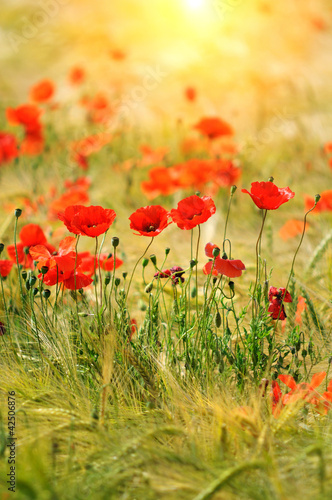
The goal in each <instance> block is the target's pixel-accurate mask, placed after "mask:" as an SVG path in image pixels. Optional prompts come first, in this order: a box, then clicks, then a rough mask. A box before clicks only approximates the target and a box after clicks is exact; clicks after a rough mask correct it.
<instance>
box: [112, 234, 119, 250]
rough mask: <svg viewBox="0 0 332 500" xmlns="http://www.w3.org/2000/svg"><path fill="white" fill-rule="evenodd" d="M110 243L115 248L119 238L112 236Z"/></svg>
mask: <svg viewBox="0 0 332 500" xmlns="http://www.w3.org/2000/svg"><path fill="white" fill-rule="evenodd" d="M111 243H112V247H114V248H116V247H117V246H118V245H119V243H120V240H119V238H118V237H117V236H113V238H112V239H111Z"/></svg>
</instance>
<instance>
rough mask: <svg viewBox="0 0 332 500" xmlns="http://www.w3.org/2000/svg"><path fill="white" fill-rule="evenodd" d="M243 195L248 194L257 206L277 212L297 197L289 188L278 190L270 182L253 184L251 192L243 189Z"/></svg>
mask: <svg viewBox="0 0 332 500" xmlns="http://www.w3.org/2000/svg"><path fill="white" fill-rule="evenodd" d="M242 193H248V194H249V195H250V196H251V198H252V200H253V202H254V203H255V205H256V206H257V207H258V208H262V209H265V210H276V209H277V208H279V207H280V205H282V204H283V203H286V202H287V201H289V200H290V199H291V198H294V196H295V193H293V191H291V190H290V189H289V187H286V188H278V187H277V186H276V185H275V184H273V182H269V181H268V182H252V183H251V190H250V192H249V191H248V190H247V189H242Z"/></svg>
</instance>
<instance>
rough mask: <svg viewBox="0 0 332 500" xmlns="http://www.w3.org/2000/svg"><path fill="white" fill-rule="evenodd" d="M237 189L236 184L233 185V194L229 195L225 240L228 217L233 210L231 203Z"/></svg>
mask: <svg viewBox="0 0 332 500" xmlns="http://www.w3.org/2000/svg"><path fill="white" fill-rule="evenodd" d="M235 191H236V186H232V187H231V195H230V197H229V202H228V209H227V214H226V221H225V229H224V241H225V239H226V232H227V224H228V218H229V214H230V211H231V204H232V199H233V194H234V193H235Z"/></svg>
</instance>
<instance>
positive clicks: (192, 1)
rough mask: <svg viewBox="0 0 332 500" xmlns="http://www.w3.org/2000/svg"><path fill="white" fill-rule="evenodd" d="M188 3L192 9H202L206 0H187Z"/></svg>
mask: <svg viewBox="0 0 332 500" xmlns="http://www.w3.org/2000/svg"><path fill="white" fill-rule="evenodd" d="M186 3H187V5H188V7H189V8H190V9H195V10H197V9H201V8H202V7H204V3H205V1H204V0H186Z"/></svg>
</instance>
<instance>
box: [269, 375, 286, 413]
mask: <svg viewBox="0 0 332 500" xmlns="http://www.w3.org/2000/svg"><path fill="white" fill-rule="evenodd" d="M282 396H283V394H282V391H281V389H280V386H279V384H278V382H277V381H276V380H272V387H271V392H270V397H271V402H272V414H273V415H274V416H275V417H277V416H279V414H280V411H281V409H282V408H283V406H284V405H283V402H282Z"/></svg>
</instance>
